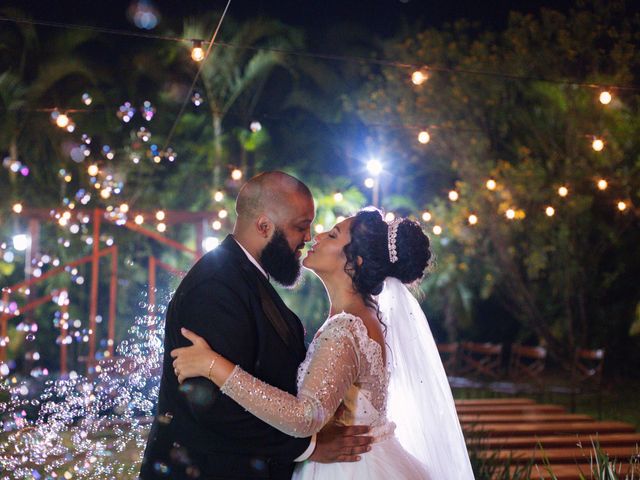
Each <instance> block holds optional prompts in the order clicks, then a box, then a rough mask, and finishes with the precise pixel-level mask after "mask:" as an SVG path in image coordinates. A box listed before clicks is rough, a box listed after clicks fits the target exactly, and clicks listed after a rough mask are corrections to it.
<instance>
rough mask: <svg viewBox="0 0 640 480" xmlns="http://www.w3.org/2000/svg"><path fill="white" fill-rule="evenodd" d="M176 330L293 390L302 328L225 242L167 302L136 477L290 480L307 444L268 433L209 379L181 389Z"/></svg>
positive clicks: (179, 337)
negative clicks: (152, 405) (153, 399)
mask: <svg viewBox="0 0 640 480" xmlns="http://www.w3.org/2000/svg"><path fill="white" fill-rule="evenodd" d="M181 327H185V328H188V329H190V330H192V331H194V332H195V333H197V334H198V335H200V336H202V337H204V338H205V339H206V340H207V342H208V343H209V345H211V347H212V348H213V349H214V350H215V351H216V352H218V353H220V354H221V355H223V356H224V357H226V358H228V359H229V360H230V361H232V362H233V363H235V364H238V365H240V366H241V367H242V368H243V369H244V370H246V371H248V372H250V373H251V374H252V375H254V376H256V377H257V378H259V379H261V380H264V381H265V382H267V383H269V384H271V385H274V386H276V387H278V388H280V389H282V390H285V391H287V392H289V393H291V394H294V395H295V394H296V391H297V388H296V373H297V368H298V365H299V364H300V363H301V362H302V360H303V359H304V356H305V346H304V332H303V327H302V324H301V323H300V320H299V319H298V317H297V316H296V315H295V314H294V313H293V312H291V310H289V309H288V308H287V307H286V305H285V304H284V302H283V301H282V299H281V298H280V297H279V295H278V294H277V293H276V291H275V290H274V289H273V287H272V286H271V285H270V284H269V282H268V280H267V279H266V278H264V275H262V273H260V271H259V270H258V269H257V268H256V267H255V266H254V265H253V264H252V263H251V261H249V259H248V258H247V256H246V255H245V253H244V252H243V251H242V250H241V248H240V246H239V245H238V244H237V243H236V241H235V240H234V239H233V237H231V236H228V237H227V238H226V239H225V240H224V242H222V244H221V245H220V246H219V247H218V248H216V249H215V250H213V251H212V252H209V253H207V254H206V255H204V256H203V257H202V258H201V259H200V260H199V261H198V262H197V263H196V264H195V265H194V266H193V268H192V269H191V270H190V271H189V273H188V274H187V275H186V277H185V278H184V279H183V280H182V282H181V283H180V286H179V287H178V289H177V290H176V292H175V294H174V296H173V298H172V300H171V302H170V303H169V307H168V310H167V318H166V326H165V340H164V359H163V369H162V379H161V382H160V392H159V399H158V415H157V416H156V418H155V420H154V422H153V425H152V428H151V432H150V434H149V439H148V441H147V448H146V450H145V455H144V460H143V463H142V469H141V474H140V477H141V478H142V479H145V480H147V479H156V478H158V479H159V478H162V479H167V478H171V479H182V478H200V479H223V478H228V479H232V478H233V479H237V478H243V479H245V478H247V479H248V478H269V479H278V480H279V479H288V478H290V477H291V473H292V471H293V460H294V459H295V458H297V457H298V456H299V455H300V454H301V453H302V452H304V451H305V449H306V448H307V447H308V446H309V442H310V439H309V438H303V439H300V438H293V437H289V436H287V435H285V434H284V433H282V432H280V431H278V430H276V429H275V428H273V427H271V426H269V425H268V424H266V423H264V422H263V421H261V420H259V419H258V418H257V417H255V416H253V415H252V414H250V413H248V412H247V411H245V410H244V409H243V408H242V407H240V406H239V405H238V404H236V403H235V402H234V401H233V400H231V399H230V398H229V397H227V396H226V395H224V394H222V393H221V392H220V390H219V389H218V387H216V386H215V384H213V383H212V382H210V381H209V380H207V379H204V378H195V379H190V380H187V381H186V382H184V383H183V385H182V386H180V385H179V384H178V381H177V378H176V377H175V374H174V372H173V359H172V358H171V356H170V352H171V350H173V349H174V348H179V347H184V346H188V345H190V342H189V341H188V340H186V339H185V338H184V337H183V336H182V334H181V333H180V328H181ZM194 475H197V477H195V476H194Z"/></svg>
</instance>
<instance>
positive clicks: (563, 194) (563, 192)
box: [558, 186, 569, 197]
mask: <svg viewBox="0 0 640 480" xmlns="http://www.w3.org/2000/svg"><path fill="white" fill-rule="evenodd" d="M558 195H560V196H561V197H566V196H567V195H569V189H568V188H567V187H564V186H563V187H560V188H559V189H558Z"/></svg>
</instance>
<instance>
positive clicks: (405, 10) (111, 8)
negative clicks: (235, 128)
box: [0, 0, 573, 36]
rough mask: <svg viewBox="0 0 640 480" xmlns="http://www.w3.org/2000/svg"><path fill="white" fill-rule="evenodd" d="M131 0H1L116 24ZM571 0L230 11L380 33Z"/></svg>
mask: <svg viewBox="0 0 640 480" xmlns="http://www.w3.org/2000/svg"><path fill="white" fill-rule="evenodd" d="M129 4H130V0H110V1H105V0H102V1H95V0H93V1H87V0H82V1H78V0H76V1H70V0H58V1H51V0H49V1H42V0H17V1H16V0H14V1H2V2H0V5H2V6H15V7H18V8H20V9H21V10H23V11H25V12H28V14H29V15H30V16H31V17H32V18H34V19H37V20H50V21H57V22H74V23H82V24H92V25H97V26H108V27H114V28H135V27H133V25H131V23H129V22H128V21H127V19H126V14H125V12H126V9H127V7H128V5H129ZM154 4H155V5H156V7H157V8H158V10H159V11H160V14H161V15H162V22H161V24H160V25H159V28H156V30H162V27H164V26H167V25H171V26H173V27H174V28H176V29H177V28H179V26H180V25H181V24H182V21H181V19H182V18H183V17H187V16H192V15H198V14H199V13H203V12H207V11H212V10H213V11H215V10H221V9H222V8H223V7H224V5H225V4H226V1H224V0H215V1H204V0H181V1H159V0H158V1H155V2H154ZM572 4H573V2H571V1H569V0H555V1H554V0H518V1H513V0H512V1H509V0H494V1H491V2H482V1H478V0H463V1H461V0H429V1H426V0H403V1H400V0H372V1H366V2H365V1H349V0H321V1H318V0H316V1H300V0H298V1H289V0H287V1H284V0H256V1H247V0H232V2H231V7H230V10H229V13H230V15H231V16H233V17H235V18H237V19H243V18H249V17H252V16H256V15H259V14H263V15H267V16H271V17H275V18H278V19H280V20H282V21H283V22H285V23H289V24H292V25H295V26H299V27H302V28H304V29H306V30H309V31H311V32H314V31H315V32H318V31H322V30H323V29H324V28H326V27H329V26H331V25H332V24H336V23H354V24H357V25H359V26H362V27H364V28H367V29H369V30H371V31H372V32H374V33H377V34H378V35H380V36H388V35H391V34H393V32H394V31H396V30H397V28H398V27H399V26H401V25H402V24H403V23H405V22H409V23H411V24H413V23H419V24H421V25H423V26H428V27H439V26H442V25H443V24H444V23H446V22H451V21H454V20H457V19H461V18H467V19H471V20H475V21H478V22H480V24H481V25H483V26H485V27H488V28H490V29H495V28H501V27H502V26H504V25H505V22H506V18H507V15H508V12H509V10H511V9H514V8H515V9H517V10H519V11H523V12H536V11H538V10H539V9H540V8H541V7H544V6H546V7H553V8H556V9H559V10H562V11H567V10H568V9H569V7H570V6H571V5H572Z"/></svg>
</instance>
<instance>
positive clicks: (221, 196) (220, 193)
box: [213, 190, 224, 202]
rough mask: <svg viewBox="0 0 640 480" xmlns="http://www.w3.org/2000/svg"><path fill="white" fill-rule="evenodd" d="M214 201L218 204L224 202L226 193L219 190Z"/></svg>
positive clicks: (214, 195)
mask: <svg viewBox="0 0 640 480" xmlns="http://www.w3.org/2000/svg"><path fill="white" fill-rule="evenodd" d="M213 199H214V200H215V201H216V202H221V201H222V200H224V193H222V192H221V191H220V190H218V191H217V192H216V193H214V194H213Z"/></svg>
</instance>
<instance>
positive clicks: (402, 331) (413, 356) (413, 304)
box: [378, 277, 474, 480]
mask: <svg viewBox="0 0 640 480" xmlns="http://www.w3.org/2000/svg"><path fill="white" fill-rule="evenodd" d="M378 304H379V307H380V312H381V313H382V318H383V320H384V322H385V324H386V326H387V332H386V342H387V345H388V347H389V350H388V354H387V362H388V364H389V366H390V370H391V380H390V384H389V402H388V415H389V419H390V420H391V421H393V422H394V423H395V424H396V436H397V437H398V439H399V440H400V443H401V444H402V446H403V447H404V448H405V449H406V450H407V451H408V452H409V453H411V454H412V455H413V456H414V457H416V458H418V459H419V460H420V461H422V462H423V463H424V464H425V466H426V468H427V471H428V473H429V478H430V479H438V480H453V479H456V480H471V479H473V478H474V477H473V471H472V468H471V463H470V461H469V454H468V452H467V447H466V444H465V441H464V437H463V435H462V429H461V428H460V422H459V420H458V415H457V413H456V408H455V403H454V401H453V395H452V394H451V388H450V387H449V382H448V381H447V375H446V373H445V371H444V367H443V366H442V360H441V359H440V355H439V353H438V348H437V347H436V344H435V341H434V339H433V335H432V334H431V329H430V328H429V324H428V323H427V318H426V317H425V315H424V313H423V311H422V308H420V305H419V304H418V302H417V300H416V299H415V298H414V296H413V295H412V294H411V292H410V291H409V290H408V289H407V287H406V286H405V285H403V284H402V282H400V280H398V279H395V278H391V277H389V278H387V279H386V280H385V284H384V288H383V289H382V293H380V295H379V296H378Z"/></svg>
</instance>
